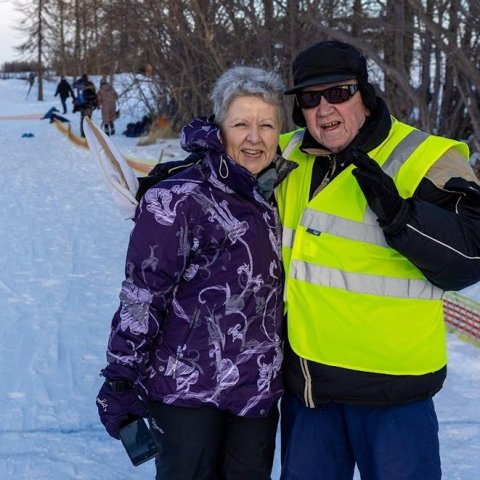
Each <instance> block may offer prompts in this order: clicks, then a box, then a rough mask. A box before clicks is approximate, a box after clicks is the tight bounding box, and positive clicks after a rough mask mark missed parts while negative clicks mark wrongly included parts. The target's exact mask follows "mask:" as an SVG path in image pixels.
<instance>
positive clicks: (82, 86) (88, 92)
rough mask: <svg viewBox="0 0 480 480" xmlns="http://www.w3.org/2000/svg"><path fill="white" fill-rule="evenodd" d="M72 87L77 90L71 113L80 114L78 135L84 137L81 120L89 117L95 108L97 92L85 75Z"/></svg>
mask: <svg viewBox="0 0 480 480" xmlns="http://www.w3.org/2000/svg"><path fill="white" fill-rule="evenodd" d="M74 87H75V89H76V90H77V95H76V97H75V104H74V105H75V106H74V107H73V112H74V113H75V112H78V111H79V112H80V115H81V118H80V135H81V136H82V137H85V133H84V131H83V119H84V118H85V117H91V116H92V113H93V110H94V109H95V108H97V90H96V88H95V85H94V84H93V82H92V81H91V80H90V79H89V78H88V75H87V74H86V73H84V74H83V75H82V76H81V77H80V79H79V80H77V81H76V82H75V84H74Z"/></svg>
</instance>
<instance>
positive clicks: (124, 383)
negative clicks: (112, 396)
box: [105, 378, 133, 393]
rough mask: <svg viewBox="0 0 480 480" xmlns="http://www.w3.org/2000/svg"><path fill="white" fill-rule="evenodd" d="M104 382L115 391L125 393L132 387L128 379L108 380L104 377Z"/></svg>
mask: <svg viewBox="0 0 480 480" xmlns="http://www.w3.org/2000/svg"><path fill="white" fill-rule="evenodd" d="M105 383H106V384H107V385H108V386H109V387H110V388H111V389H112V390H113V391H114V392H116V393H125V392H128V390H131V389H132V388H133V383H132V382H130V381H129V380H109V379H108V378H106V379H105Z"/></svg>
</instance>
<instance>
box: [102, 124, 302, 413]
mask: <svg viewBox="0 0 480 480" xmlns="http://www.w3.org/2000/svg"><path fill="white" fill-rule="evenodd" d="M182 147H183V148H184V149H185V150H187V151H190V152H201V153H203V154H205V157H204V159H203V161H202V162H201V163H200V164H199V165H196V166H194V167H191V168H189V169H187V170H184V171H183V172H181V173H179V174H177V175H175V176H173V177H171V178H169V179H167V180H163V181H161V182H160V183H158V184H157V185H156V186H155V187H153V188H151V189H149V190H148V191H147V193H146V194H145V195H144V197H143V199H142V201H141V203H140V205H139V207H138V209H137V213H136V220H135V221H136V223H135V227H134V228H133V231H132V233H131V238H130V243H129V247H128V252H127V260H126V279H125V281H124V282H123V285H122V290H121V293H120V302H121V304H120V307H119V309H118V310H117V312H116V314H115V316H114V318H113V320H112V330H111V335H110V339H109V344H108V351H107V360H108V362H109V363H110V365H109V366H113V365H112V364H118V365H116V366H118V367H120V368H121V369H124V368H125V367H128V368H129V369H130V370H131V371H132V378H135V380H136V382H137V385H138V386H139V387H140V389H141V390H143V394H144V395H145V396H146V398H148V399H149V400H154V401H159V402H163V403H167V404H173V405H177V406H193V407H194V406H199V405H205V404H208V405H212V406H215V407H217V408H219V409H221V410H227V411H230V412H232V413H233V414H236V415H241V416H263V415H266V414H268V412H269V410H270V408H271V406H272V405H273V404H274V403H275V402H276V401H277V400H278V399H279V397H280V395H281V393H282V390H283V385H282V377H281V365H282V359H283V352H282V344H283V340H282V338H283V325H282V319H283V285H284V280H283V268H282V263H281V252H280V248H281V226H280V221H279V218H278V214H277V209H276V205H275V200H274V197H273V194H272V192H273V188H274V186H275V185H276V184H278V183H279V182H280V181H281V180H282V179H283V178H284V177H285V176H286V175H287V174H288V172H289V171H290V170H291V169H292V168H293V166H292V165H293V164H292V162H288V161H286V160H284V159H283V158H281V157H276V158H275V159H274V162H273V163H272V166H271V168H269V169H267V170H266V171H265V172H264V173H263V174H261V175H260V176H259V177H258V178H257V179H255V178H254V177H253V176H252V175H251V174H250V173H249V172H248V171H247V170H245V169H244V168H243V167H241V166H239V165H238V164H237V163H235V162H234V161H233V160H231V159H230V158H228V157H227V155H226V153H225V150H224V146H223V144H222V142H221V139H220V135H219V130H218V127H217V126H216V125H215V124H214V123H212V122H211V121H210V120H208V119H205V118H201V119H196V120H194V121H193V122H192V123H190V124H189V125H188V126H186V127H185V128H184V130H183V132H182ZM265 192H267V193H265Z"/></svg>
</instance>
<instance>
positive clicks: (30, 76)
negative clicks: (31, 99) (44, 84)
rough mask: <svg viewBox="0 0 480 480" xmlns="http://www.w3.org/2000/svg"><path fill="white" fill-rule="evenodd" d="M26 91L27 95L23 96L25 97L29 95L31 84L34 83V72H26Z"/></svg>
mask: <svg viewBox="0 0 480 480" xmlns="http://www.w3.org/2000/svg"><path fill="white" fill-rule="evenodd" d="M27 80H28V91H27V95H26V96H25V99H27V98H28V96H29V95H30V91H31V90H32V87H33V84H34V83H35V74H34V73H33V72H30V73H29V74H28V78H27Z"/></svg>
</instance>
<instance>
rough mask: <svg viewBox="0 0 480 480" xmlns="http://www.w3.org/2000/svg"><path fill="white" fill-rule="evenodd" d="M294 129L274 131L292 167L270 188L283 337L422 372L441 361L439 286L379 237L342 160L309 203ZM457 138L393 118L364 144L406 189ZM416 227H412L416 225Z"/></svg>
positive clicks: (397, 371) (332, 360)
mask: <svg viewBox="0 0 480 480" xmlns="http://www.w3.org/2000/svg"><path fill="white" fill-rule="evenodd" d="M302 137H303V130H297V131H296V132H290V133H288V134H285V135H282V137H281V139H280V146H281V148H282V151H283V152H284V156H285V157H286V158H288V159H290V160H293V161H296V162H297V163H298V164H299V167H298V168H297V169H296V170H294V171H292V172H291V173H290V174H289V176H288V177H287V178H286V180H285V181H284V182H283V183H282V184H281V185H280V186H279V188H278V191H277V200H278V204H279V211H280V216H281V219H282V223H283V225H284V230H283V246H282V253H283V260H284V264H285V270H286V276H287V277H286V291H285V298H286V309H287V311H288V337H289V341H290V344H291V346H292V348H293V350H294V352H295V353H296V354H297V355H299V356H300V357H302V358H305V359H307V360H312V361H314V362H317V363H322V364H326V365H331V366H338V367H342V368H348V369H352V370H359V371H365V372H375V373H385V374H392V375H422V374H425V373H428V372H433V371H437V370H439V369H440V368H442V367H443V366H444V365H445V364H446V342H445V328H444V322H443V308H442V296H443V291H442V290H441V289H439V288H437V287H435V286H434V285H432V284H431V283H430V282H428V281H427V280H426V279H425V277H424V276H423V274H422V273H421V272H420V271H419V270H418V269H417V268H416V267H415V266H414V265H413V264H412V263H410V262H409V260H407V259H406V258H405V257H404V256H402V255H401V254H400V253H398V252H397V251H395V250H394V249H392V248H390V247H389V246H388V245H387V244H386V241H385V237H384V234H383V231H382V229H381V228H380V227H379V225H378V223H377V221H376V216H375V215H374V214H373V212H372V211H371V210H370V208H368V206H367V203H366V200H365V196H364V195H363V193H362V191H361V190H360V187H359V186H358V184H357V181H356V180H355V178H354V176H353V175H352V169H353V168H354V166H352V165H350V166H348V167H347V168H346V169H345V170H344V171H342V172H341V173H340V174H339V175H338V176H337V177H335V179H334V180H333V181H332V182H331V183H330V184H328V185H326V186H325V187H324V188H323V189H322V190H321V191H320V192H319V193H318V194H317V195H315V196H314V198H312V199H311V200H310V201H309V199H308V196H309V191H310V183H311V177H312V167H313V163H314V160H315V157H314V156H313V155H307V154H305V153H303V152H301V151H300V149H299V147H300V144H301V140H302ZM451 148H455V149H457V150H458V151H459V152H460V153H461V154H462V155H463V156H465V158H466V159H467V158H468V147H467V146H466V145H465V144H464V143H461V142H458V141H454V140H450V139H446V138H442V137H437V136H433V135H428V134H426V133H424V132H421V131H419V130H416V129H414V128H413V127H411V126H409V125H406V124H404V123H401V122H398V121H395V120H394V121H393V125H392V129H391V131H390V133H389V135H388V137H387V139H386V140H384V141H383V142H382V143H381V144H380V145H379V146H378V147H376V148H375V149H373V150H372V151H370V152H368V154H369V155H370V157H372V158H373V159H375V161H376V162H377V163H378V164H379V165H380V166H382V169H383V170H384V171H385V172H386V173H388V174H389V175H390V176H391V177H392V178H393V179H394V181H395V184H396V186H397V188H398V191H399V193H400V195H401V196H402V197H403V198H408V197H411V196H412V195H413V192H414V191H415V189H416V188H417V186H418V184H419V183H420V181H421V180H422V178H423V177H424V176H425V174H426V173H427V171H428V170H429V169H430V167H431V166H432V165H433V164H434V163H435V162H436V161H437V160H438V159H439V158H440V157H441V156H442V155H443V154H444V153H445V152H446V151H447V150H449V149H451ZM419 234H420V233H419Z"/></svg>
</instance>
